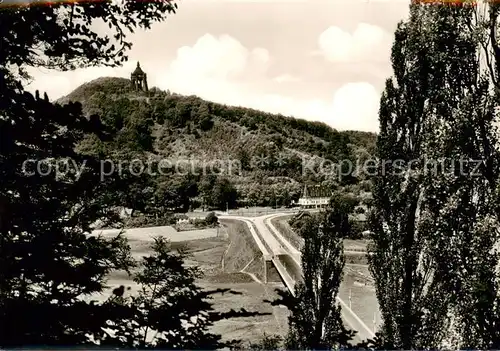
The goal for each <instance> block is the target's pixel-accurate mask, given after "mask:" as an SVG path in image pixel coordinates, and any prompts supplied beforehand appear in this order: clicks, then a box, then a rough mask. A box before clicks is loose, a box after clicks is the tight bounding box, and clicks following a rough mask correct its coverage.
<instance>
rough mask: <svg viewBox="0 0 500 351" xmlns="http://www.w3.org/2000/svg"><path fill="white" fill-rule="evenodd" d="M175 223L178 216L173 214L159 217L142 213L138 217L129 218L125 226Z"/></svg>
mask: <svg viewBox="0 0 500 351" xmlns="http://www.w3.org/2000/svg"><path fill="white" fill-rule="evenodd" d="M175 223H177V218H176V217H175V216H172V215H165V216H162V217H158V218H156V217H150V216H145V215H140V216H138V217H132V218H129V219H128V220H127V221H126V222H125V228H146V227H161V226H166V225H174V224H175Z"/></svg>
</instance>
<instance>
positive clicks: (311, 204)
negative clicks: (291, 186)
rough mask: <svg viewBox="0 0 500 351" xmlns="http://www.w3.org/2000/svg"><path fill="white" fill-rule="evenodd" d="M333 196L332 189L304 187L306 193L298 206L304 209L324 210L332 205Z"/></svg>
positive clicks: (303, 193)
mask: <svg viewBox="0 0 500 351" xmlns="http://www.w3.org/2000/svg"><path fill="white" fill-rule="evenodd" d="M332 194H333V193H332V191H331V190H330V189H328V188H325V187H322V186H318V185H317V186H312V187H308V186H307V185H304V191H303V192H302V196H301V197H300V198H299V201H298V203H297V204H298V205H299V206H300V207H302V208H323V207H326V206H328V204H329V203H330V198H331V197H332Z"/></svg>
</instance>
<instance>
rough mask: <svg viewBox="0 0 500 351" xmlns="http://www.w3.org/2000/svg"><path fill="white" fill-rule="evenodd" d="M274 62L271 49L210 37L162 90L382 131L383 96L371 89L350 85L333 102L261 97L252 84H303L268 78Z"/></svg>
mask: <svg viewBox="0 0 500 351" xmlns="http://www.w3.org/2000/svg"><path fill="white" fill-rule="evenodd" d="M271 61H272V59H271V57H270V55H269V52H268V51H267V50H266V49H263V48H254V49H248V48H246V47H245V46H244V45H243V44H241V43H240V42H239V41H238V40H237V39H235V38H233V37H231V36H229V35H222V36H220V37H214V36H212V35H209V34H206V35H204V36H202V37H201V38H199V39H198V40H197V41H196V43H195V44H194V45H192V46H184V47H182V48H180V49H179V50H178V51H177V57H176V58H175V60H174V61H173V62H172V64H171V65H170V67H169V69H168V70H167V72H166V73H165V74H164V75H163V76H162V77H161V78H160V79H159V80H158V82H157V84H158V86H160V87H161V88H163V89H170V90H171V91H175V92H178V93H182V94H194V95H198V96H200V97H201V98H204V99H207V100H211V101H214V102H219V103H225V104H229V105H236V106H245V107H249V108H254V109H258V110H262V111H266V112H270V113H281V114H283V115H285V116H294V117H298V118H304V119H307V120H315V121H322V122H325V123H327V124H328V125H330V126H332V127H334V128H337V129H342V130H347V129H357V130H365V131H377V130H378V118H377V113H378V103H379V101H378V100H379V97H380V94H379V93H378V92H377V91H376V89H375V88H374V87H373V86H372V85H371V84H369V83H349V84H347V85H344V86H342V87H341V88H340V89H338V90H337V91H336V92H335V94H334V95H333V96H332V100H330V101H328V100H321V99H297V98H293V97H290V96H284V95H281V94H279V93H275V94H273V93H265V92H261V91H259V89H258V87H259V84H254V85H253V86H249V85H248V84H246V82H248V81H252V82H254V83H255V82H257V83H259V81H260V82H261V83H262V82H269V81H271V82H274V83H275V84H276V83H278V84H279V83H283V82H292V81H293V82H297V81H299V79H298V78H297V77H294V76H292V75H290V74H283V75H280V76H278V77H274V78H273V79H270V78H268V77H267V76H266V73H267V68H268V67H269V63H270V62H271Z"/></svg>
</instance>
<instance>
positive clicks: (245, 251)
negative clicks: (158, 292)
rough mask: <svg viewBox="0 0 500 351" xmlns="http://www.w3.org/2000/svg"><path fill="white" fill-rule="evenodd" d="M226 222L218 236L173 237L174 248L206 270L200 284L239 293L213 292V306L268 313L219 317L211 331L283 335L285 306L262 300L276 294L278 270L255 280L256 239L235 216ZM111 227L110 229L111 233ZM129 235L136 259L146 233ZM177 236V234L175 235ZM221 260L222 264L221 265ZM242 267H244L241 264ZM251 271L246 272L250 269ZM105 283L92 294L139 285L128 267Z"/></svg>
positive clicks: (146, 246)
mask: <svg viewBox="0 0 500 351" xmlns="http://www.w3.org/2000/svg"><path fill="white" fill-rule="evenodd" d="M224 225H225V228H221V229H220V233H219V236H212V237H202V238H201V239H196V240H188V241H171V246H172V249H173V250H177V249H182V250H184V251H185V252H187V253H188V254H189V258H188V260H187V261H186V264H187V265H196V266H198V267H200V268H201V270H202V271H203V272H204V276H203V277H202V278H201V279H200V280H199V281H198V282H197V283H198V284H199V285H200V286H201V287H202V288H205V289H217V288H222V289H224V288H230V289H232V290H233V291H235V292H237V293H238V295H234V294H227V293H226V294H224V295H215V296H213V300H212V303H213V307H214V308H215V309H216V310H219V311H227V310H230V309H239V308H245V309H246V310H248V311H258V312H261V313H267V315H263V316H257V317H252V318H238V319H232V320H228V321H220V322H217V323H216V324H215V325H214V327H213V331H214V332H217V333H219V334H221V335H222V337H223V339H226V340H230V339H243V340H245V341H246V342H256V341H258V340H260V339H261V338H262V337H263V336H264V334H267V335H269V334H280V335H284V334H285V333H286V328H287V317H288V310H287V309H285V308H282V307H273V306H271V305H270V304H268V303H265V302H264V300H266V299H267V300H274V299H275V298H276V297H277V295H276V292H275V289H277V288H283V285H282V283H281V282H280V278H279V276H278V274H277V272H273V270H271V271H270V272H268V278H269V284H267V285H265V284H262V283H260V282H258V281H255V280H254V278H253V277H252V276H255V277H256V278H257V279H258V280H262V279H263V270H264V264H263V262H262V257H261V254H260V251H259V250H258V248H257V246H256V245H255V243H254V241H253V238H252V237H251V234H250V232H249V230H248V228H246V225H245V224H244V223H241V222H239V221H224ZM111 234H112V233H111V232H110V233H108V235H111ZM134 234H135V235H132V236H129V238H130V246H131V249H132V254H133V256H134V257H135V258H137V259H139V258H141V257H142V256H145V255H148V254H150V253H151V250H150V245H151V243H152V240H151V237H150V235H144V236H140V235H137V233H134ZM176 238H177V237H176ZM222 264H224V269H222ZM243 269H244V272H248V273H244V272H241V270H243ZM249 273H250V274H249ZM108 278H109V280H108V286H109V289H107V290H106V291H105V292H104V293H103V294H101V295H100V296H94V297H92V298H93V299H96V298H97V299H98V300H103V299H105V298H107V297H108V296H109V295H110V294H111V290H112V289H114V288H115V287H117V286H120V285H125V286H126V287H128V288H129V290H127V292H126V294H135V293H136V292H137V291H138V289H139V286H138V285H137V284H135V283H134V282H133V281H132V280H131V279H130V277H129V276H128V274H127V273H125V272H122V271H116V272H113V273H112V274H110V276H109V277H108Z"/></svg>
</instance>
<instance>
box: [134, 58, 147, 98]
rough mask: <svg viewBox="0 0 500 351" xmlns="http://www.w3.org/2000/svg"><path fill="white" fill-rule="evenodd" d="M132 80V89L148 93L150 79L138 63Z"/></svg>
mask: <svg viewBox="0 0 500 351" xmlns="http://www.w3.org/2000/svg"><path fill="white" fill-rule="evenodd" d="M130 80H131V81H132V87H133V88H134V89H135V90H140V91H148V78H147V75H146V73H144V71H143V70H142V69H141V65H140V63H139V62H137V67H136V68H135V71H134V72H132V74H131V75H130Z"/></svg>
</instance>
